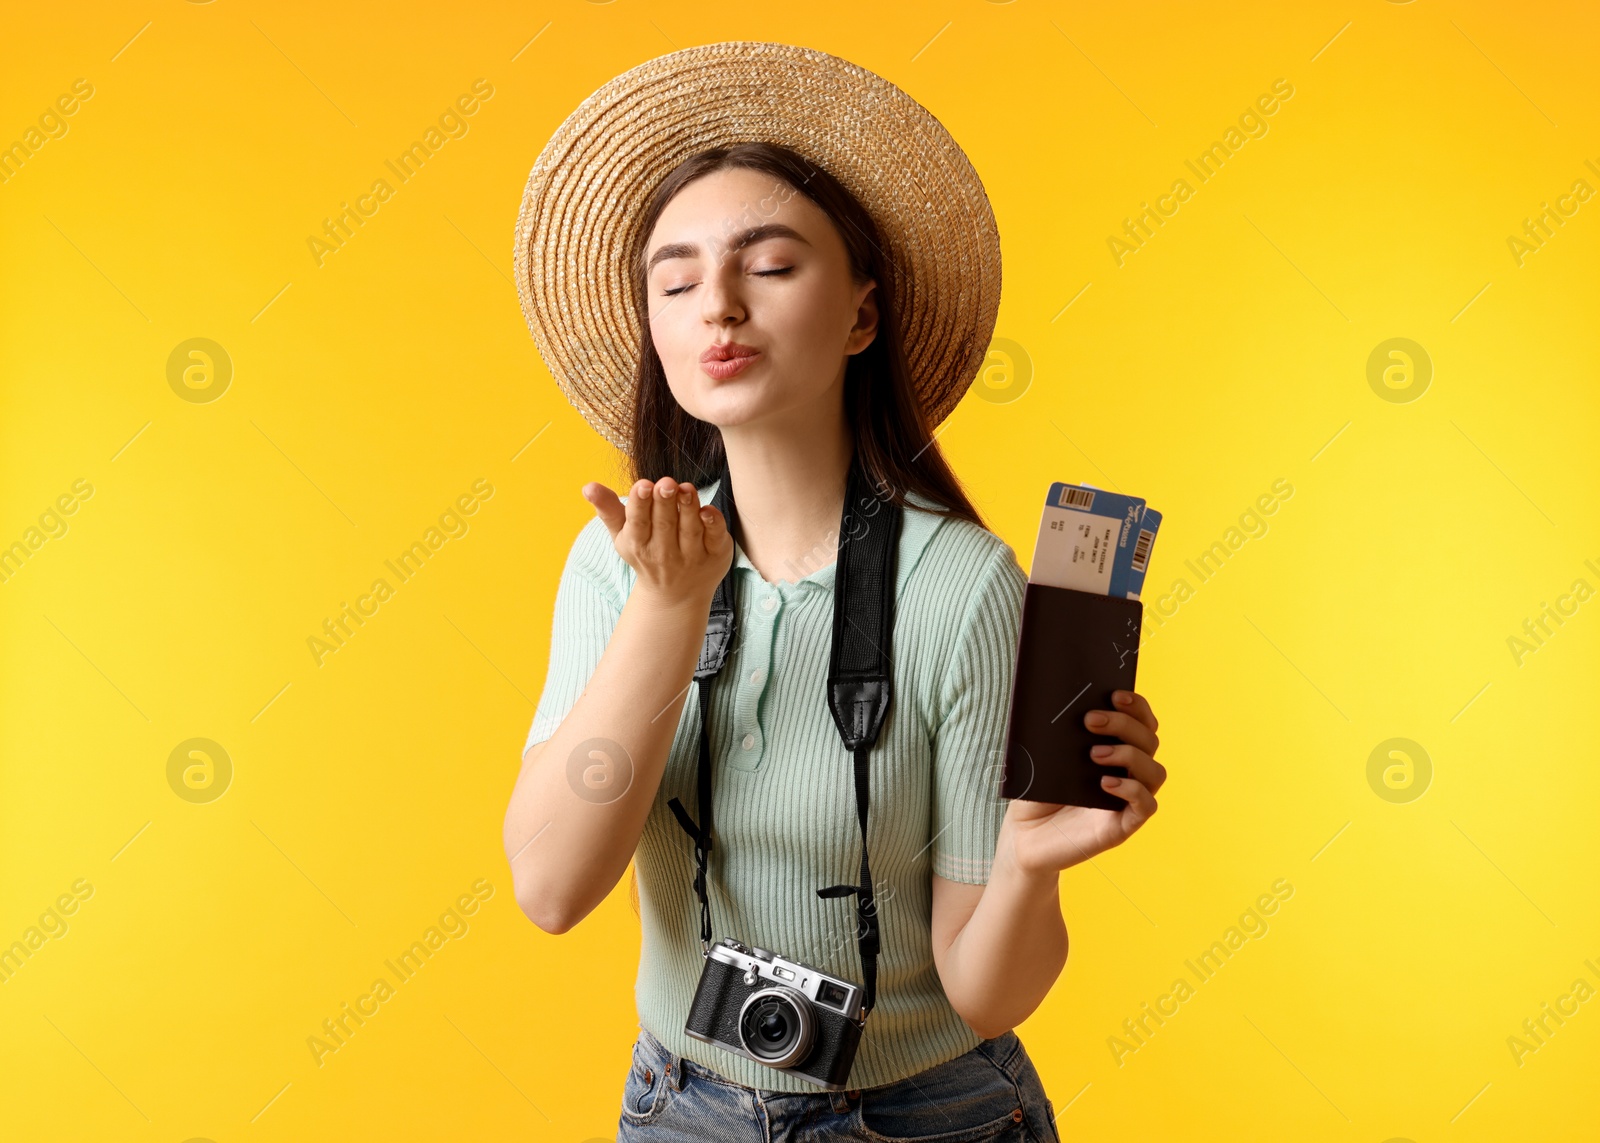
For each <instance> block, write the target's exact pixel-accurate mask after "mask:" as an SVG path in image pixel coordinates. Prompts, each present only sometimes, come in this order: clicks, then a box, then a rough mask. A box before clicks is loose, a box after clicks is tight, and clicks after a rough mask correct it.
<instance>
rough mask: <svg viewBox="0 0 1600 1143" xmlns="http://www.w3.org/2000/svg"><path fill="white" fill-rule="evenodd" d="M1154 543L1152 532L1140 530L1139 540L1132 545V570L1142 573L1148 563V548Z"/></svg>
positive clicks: (1154, 538) (1154, 537)
mask: <svg viewBox="0 0 1600 1143" xmlns="http://www.w3.org/2000/svg"><path fill="white" fill-rule="evenodd" d="M1155 542H1156V534H1155V533H1154V532H1146V531H1144V530H1142V529H1141V530H1140V532H1139V540H1138V542H1137V543H1135V544H1134V545H1133V570H1134V571H1144V570H1145V566H1146V565H1147V564H1148V563H1149V562H1150V546H1151V545H1152V544H1154V543H1155Z"/></svg>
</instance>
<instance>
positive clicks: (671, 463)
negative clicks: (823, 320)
mask: <svg viewBox="0 0 1600 1143" xmlns="http://www.w3.org/2000/svg"><path fill="white" fill-rule="evenodd" d="M731 168H743V169H746V170H753V171H760V172H762V173H764V174H767V175H771V176H773V177H774V178H776V179H779V180H781V181H782V182H783V183H785V184H787V185H788V186H789V187H790V188H792V189H793V190H795V191H797V192H798V193H800V194H803V195H805V196H806V197H807V198H809V199H810V200H811V201H812V202H814V203H816V204H817V206H818V207H820V208H821V209H822V212H823V213H824V214H826V215H827V216H828V218H829V219H830V220H832V222H833V225H834V227H835V229H837V230H838V232H839V237H840V238H841V239H843V240H844V247H845V251H846V253H847V254H848V255H849V259H850V275H851V278H852V279H853V280H854V281H855V282H856V284H857V285H860V284H861V283H863V282H865V281H867V280H868V279H869V278H870V279H874V280H875V281H876V282H877V294H878V297H877V302H878V331H877V336H875V337H874V338H873V339H872V343H871V344H870V345H868V346H867V348H865V349H863V350H862V351H861V352H860V353H857V354H854V355H852V356H851V357H850V358H849V360H848V361H847V362H846V363H845V379H844V409H845V418H846V420H847V421H848V423H849V426H850V432H851V436H852V437H853V439H854V441H855V454H856V457H857V458H858V459H859V460H860V462H861V464H862V467H863V469H864V471H865V472H866V474H867V477H868V480H869V482H870V483H871V485H872V487H873V488H874V489H876V490H877V494H878V495H880V496H882V497H883V498H884V499H886V500H890V501H892V502H893V503H896V504H900V505H904V504H905V503H906V496H905V494H906V492H907V491H909V490H914V491H916V492H918V493H921V494H922V495H923V496H924V497H926V498H927V499H929V500H931V501H933V503H934V504H936V505H939V506H940V507H942V508H943V509H944V510H945V511H944V512H943V513H940V514H947V515H950V516H954V517H959V518H960V519H963V520H968V521H970V522H971V523H974V524H976V525H978V526H979V527H980V528H985V529H987V528H988V525H987V524H985V523H984V521H983V517H982V516H980V515H979V514H978V510H977V508H976V507H974V506H973V504H972V502H971V501H970V500H968V499H967V494H966V492H965V491H963V490H962V487H961V482H960V481H959V480H957V479H956V475H955V473H954V472H952V471H951V469H950V466H949V465H948V464H947V463H946V462H945V459H944V454H943V453H941V452H940V451H939V443H938V441H936V440H935V439H934V437H933V431H932V428H931V427H930V426H929V424H928V418H927V416H926V415H925V413H924V411H923V409H922V406H921V405H920V404H919V403H918V401H917V397H916V390H915V389H913V388H912V385H911V370H910V367H909V366H908V365H907V363H906V353H905V345H904V343H903V342H902V340H901V332H900V320H899V319H900V314H899V310H898V309H897V307H896V304H895V297H894V287H893V283H892V281H891V279H890V277H889V274H888V269H889V267H888V265H887V258H886V255H885V254H884V252H883V244H882V242H881V241H880V239H879V237H878V227H877V224H876V223H875V222H874V221H873V219H872V215H871V214H869V213H868V212H867V210H866V208H865V207H863V206H862V205H861V203H860V201H859V200H858V199H857V198H856V197H855V195H853V194H851V193H850V192H849V191H848V190H846V189H845V188H844V186H843V185H842V184H841V183H840V182H839V181H838V180H837V179H835V178H834V177H833V176H832V175H830V174H829V173H828V172H827V171H825V170H823V169H822V168H821V167H819V166H817V165H816V164H815V163H812V162H810V161H808V160H806V159H805V158H803V157H802V156H800V155H798V154H796V153H795V152H794V151H791V150H789V149H788V148H787V147H780V146H778V145H777V144H775V143H740V144H738V145H737V146H733V147H718V148H714V149H712V150H707V151H701V152H700V153H698V154H695V155H691V156H690V157H689V158H687V159H685V160H684V161H683V162H682V163H680V164H679V165H678V166H677V167H676V168H674V169H673V171H672V172H671V173H670V174H668V175H667V177H666V178H664V179H663V180H662V181H661V185H660V186H658V187H657V188H656V191H655V194H654V195H653V196H652V197H651V199H650V202H649V205H648V206H647V207H646V208H645V211H644V214H643V216H642V217H641V222H640V226H639V228H638V231H637V232H636V235H635V240H634V244H633V250H632V253H631V265H632V268H633V279H634V303H635V307H636V312H637V313H638V316H639V329H640V331H641V332H640V339H639V368H638V372H637V373H636V374H635V377H634V381H635V385H634V393H635V394H636V397H635V400H634V406H633V424H632V426H631V428H630V432H629V449H628V455H629V460H630V461H631V464H632V467H633V476H632V479H633V481H635V482H637V481H639V480H659V479H660V478H661V477H663V476H672V477H675V478H676V479H678V480H688V481H692V482H694V484H695V485H696V486H699V485H701V484H704V483H707V482H709V481H711V480H714V479H716V476H717V474H718V473H719V472H720V471H721V469H722V466H723V462H724V458H725V455H726V454H725V453H724V451H723V446H722V433H721V432H720V431H719V430H718V429H717V426H715V425H713V424H711V423H709V422H707V421H702V420H698V419H696V418H695V417H692V416H690V415H689V413H688V412H687V411H685V409H684V408H683V406H682V405H680V404H678V401H677V398H675V397H674V396H673V395H672V390H671V389H670V388H669V387H668V386H667V375H666V371H665V370H664V369H663V368H662V366H661V358H660V356H658V355H657V353H656V348H655V342H654V341H653V340H652V338H651V336H650V309H649V307H650V301H649V289H648V287H647V285H646V282H645V278H646V274H645V269H646V267H645V259H646V258H647V257H648V255H649V250H648V245H649V241H650V233H651V231H652V230H654V229H655V225H656V220H657V219H659V218H660V217H661V212H662V211H663V210H665V209H666V206H667V204H668V203H669V202H671V201H672V199H673V197H674V196H676V195H677V193H678V192H679V191H681V190H682V189H683V188H684V187H686V186H688V185H689V184H690V183H692V182H693V181H694V180H696V179H698V178H701V177H702V176H704V175H708V174H710V173H711V172H713V171H721V170H728V169H731ZM629 872H630V876H629V878H628V899H629V901H630V903H631V904H632V905H633V911H634V912H635V913H638V912H639V880H638V874H637V872H636V871H635V869H634V867H633V865H631V864H630V866H629Z"/></svg>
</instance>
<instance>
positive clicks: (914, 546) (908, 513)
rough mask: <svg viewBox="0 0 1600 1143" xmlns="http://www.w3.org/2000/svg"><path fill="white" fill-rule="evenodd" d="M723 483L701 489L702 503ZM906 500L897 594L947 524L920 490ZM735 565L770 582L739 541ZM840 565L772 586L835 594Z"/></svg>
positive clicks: (897, 562) (897, 563)
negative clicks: (931, 542)
mask: <svg viewBox="0 0 1600 1143" xmlns="http://www.w3.org/2000/svg"><path fill="white" fill-rule="evenodd" d="M720 483H721V481H720V480H713V481H712V482H711V483H710V484H708V485H706V486H705V487H703V488H701V489H700V503H701V504H709V503H711V499H712V497H714V496H715V495H716V494H717V486H718V485H719V484H720ZM906 499H907V500H908V501H909V502H910V503H909V504H908V505H907V507H906V509H905V511H904V512H903V513H902V518H901V521H900V547H899V551H898V552H896V559H895V591H896V594H898V593H899V591H900V590H901V589H903V588H904V587H905V585H906V580H907V579H909V578H910V576H911V572H912V569H913V568H915V567H916V565H917V560H918V559H920V558H921V556H922V552H923V549H924V548H926V547H927V546H928V541H929V540H931V539H932V538H933V534H934V532H935V531H937V530H938V527H939V525H940V524H942V523H944V520H945V517H944V516H943V515H941V514H940V513H939V512H938V511H929V510H928V509H938V508H939V505H938V504H937V503H935V502H934V501H932V500H930V499H928V498H927V497H926V496H924V495H922V494H921V493H920V492H917V491H915V490H908V491H907V493H906ZM733 566H734V567H736V568H744V569H745V570H746V571H747V572H749V573H750V578H752V579H753V580H754V581H755V582H756V583H758V584H760V583H766V582H768V581H767V580H766V579H764V578H763V576H762V575H761V572H760V571H758V570H757V569H756V566H755V565H754V564H752V563H751V562H750V557H748V556H747V555H745V552H744V546H743V545H741V544H740V543H738V542H737V541H735V542H734V545H733ZM837 568H838V560H837V558H835V559H833V560H830V561H829V562H828V564H827V566H825V567H821V568H818V569H817V570H816V571H814V572H812V573H811V574H810V575H806V576H801V577H800V578H798V579H794V580H789V579H780V580H779V581H778V582H777V583H774V584H773V585H772V586H774V587H776V588H778V589H780V590H781V591H784V592H785V593H788V592H790V591H796V590H801V591H823V592H827V593H829V594H832V592H833V584H834V573H835V570H836V569H837Z"/></svg>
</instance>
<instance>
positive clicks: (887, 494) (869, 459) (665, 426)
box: [628, 143, 987, 528]
mask: <svg viewBox="0 0 1600 1143" xmlns="http://www.w3.org/2000/svg"><path fill="white" fill-rule="evenodd" d="M730 168H744V169H747V170H753V171H760V172H762V173H764V174H768V175H771V176H772V177H773V178H775V179H778V180H780V181H781V182H782V183H785V184H787V185H788V186H789V187H790V188H793V190H794V191H796V192H798V193H800V194H803V195H805V196H806V197H807V198H809V199H810V200H811V201H812V202H814V203H816V204H817V206H818V207H820V208H821V209H822V212H823V213H824V214H826V215H827V216H828V218H829V219H830V220H832V222H833V225H834V227H835V228H836V229H837V230H838V232H839V237H840V238H841V239H843V240H844V246H845V250H846V252H847V253H848V255H849V259H850V274H851V277H852V278H853V279H854V281H855V282H856V284H857V285H860V284H862V283H864V282H866V281H867V280H868V279H873V280H875V281H876V282H877V295H878V296H877V303H878V330H877V336H875V337H874V338H873V339H872V343H871V344H870V345H868V346H867V348H865V349H863V350H862V351H861V352H859V353H856V354H853V355H851V356H850V357H849V359H848V360H847V361H846V364H845V380H844V409H845V419H846V421H847V422H848V424H849V426H850V432H851V435H852V437H853V439H854V441H855V454H856V457H857V458H859V460H860V462H861V464H862V467H863V470H864V471H865V472H866V474H867V477H868V480H869V482H870V484H871V485H872V487H873V488H874V489H876V490H877V494H878V495H879V496H881V497H882V498H883V499H885V500H888V501H891V502H892V503H895V504H901V505H904V504H905V503H906V497H905V494H906V492H907V491H910V490H914V491H916V492H918V493H920V494H922V495H923V496H925V497H926V498H928V499H929V500H931V501H933V502H934V503H935V504H936V505H939V506H940V507H941V508H942V509H943V510H944V511H943V512H939V514H940V515H945V514H948V515H952V516H958V517H960V518H962V519H964V520H968V521H971V522H972V523H974V524H977V525H978V526H979V527H981V528H987V525H986V524H985V523H984V522H983V518H982V517H981V516H980V515H979V514H978V510H977V508H975V507H974V506H973V504H972V502H971V501H970V500H968V499H967V495H966V493H965V491H963V490H962V487H961V482H960V481H959V480H957V479H956V475H955V473H954V472H952V471H951V469H950V466H949V465H948V464H946V463H945V459H944V454H943V453H941V452H940V451H939V445H938V442H937V441H935V440H934V438H933V431H932V428H931V427H930V426H929V424H928V419H927V416H926V414H925V412H924V410H923V409H922V406H921V405H920V404H919V403H918V401H917V397H916V391H915V389H913V388H912V385H911V371H910V367H909V366H908V365H907V362H906V353H905V346H904V343H903V342H902V341H901V330H900V320H899V317H900V315H899V311H898V309H897V307H896V299H895V297H894V287H893V283H892V282H891V280H890V276H889V272H888V271H889V266H888V264H887V259H886V255H885V254H884V252H883V243H882V242H881V240H880V239H879V237H878V227H877V224H876V223H875V222H874V221H873V219H872V215H870V214H869V213H868V212H867V210H866V208H865V207H863V206H862V205H861V203H860V201H859V200H858V199H857V198H856V197H855V196H854V195H853V194H851V193H850V192H849V191H848V190H846V189H845V188H844V186H843V185H842V184H840V182H839V181H838V180H837V179H835V178H834V177H833V176H832V175H830V174H829V173H828V172H827V171H825V170H823V169H822V168H821V167H819V166H817V165H816V164H815V163H812V162H810V161H808V160H807V159H805V158H803V157H802V156H800V155H798V154H796V153H795V152H794V151H791V150H789V149H788V148H786V147H781V146H778V145H777V144H775V143H740V144H738V145H737V146H733V147H718V148H714V149H712V150H707V151H701V152H700V153H698V154H695V155H691V156H690V157H689V158H687V159H685V160H684V161H683V162H682V163H680V164H678V166H677V167H676V168H674V169H673V171H672V172H671V173H670V174H668V175H667V177H666V178H664V179H663V180H662V181H661V184H660V185H659V186H658V187H657V188H656V191H655V194H654V195H653V196H652V197H651V199H650V202H649V204H648V206H646V208H645V211H644V214H643V215H642V217H641V221H640V226H639V228H638V230H637V232H636V234H635V238H634V243H633V250H632V253H631V264H632V267H633V278H634V303H635V307H636V310H637V313H638V316H639V328H640V331H641V335H640V339H639V367H638V371H637V373H636V374H635V378H634V380H635V385H634V393H635V394H636V397H635V400H634V405H633V424H632V426H631V430H630V433H629V438H630V444H629V449H628V454H629V458H630V460H631V463H632V467H633V477H632V478H633V480H634V481H635V482H637V481H639V480H659V479H660V478H661V477H663V476H671V477H675V478H676V479H678V480H688V481H692V482H694V483H695V484H696V485H697V486H698V485H700V484H704V483H708V482H710V481H711V480H714V479H715V478H716V475H717V473H718V472H719V471H720V470H721V468H722V465H723V461H724V456H725V454H724V451H723V445H722V433H721V431H720V430H719V429H718V428H717V426H716V425H713V424H711V423H710V422H708V421H702V420H698V419H697V418H695V417H692V416H690V415H689V413H688V412H687V411H685V409H684V408H683V406H682V405H679V404H678V401H677V399H676V398H675V397H673V395H672V390H671V389H670V388H669V387H668V386H667V375H666V372H665V370H663V369H662V367H661V358H660V357H659V356H658V355H657V353H656V349H655V342H654V341H653V340H652V338H651V336H650V313H649V291H648V288H647V286H646V284H645V259H646V257H647V256H648V254H649V251H648V249H647V247H648V245H649V241H650V232H651V231H652V230H654V229H655V225H656V220H657V219H659V218H660V217H661V212H662V211H663V210H665V209H666V206H667V204H668V203H669V202H671V201H672V199H673V198H674V197H675V196H676V195H677V193H678V192H679V191H681V190H682V189H683V188H684V187H686V186H688V185H689V184H690V183H691V182H693V181H694V180H696V179H698V178H701V177H703V176H705V175H708V174H710V173H711V172H713V171H721V170H728V169H730ZM763 201H765V200H763ZM935 511H937V510H935Z"/></svg>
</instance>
